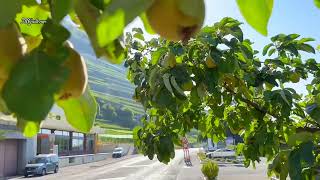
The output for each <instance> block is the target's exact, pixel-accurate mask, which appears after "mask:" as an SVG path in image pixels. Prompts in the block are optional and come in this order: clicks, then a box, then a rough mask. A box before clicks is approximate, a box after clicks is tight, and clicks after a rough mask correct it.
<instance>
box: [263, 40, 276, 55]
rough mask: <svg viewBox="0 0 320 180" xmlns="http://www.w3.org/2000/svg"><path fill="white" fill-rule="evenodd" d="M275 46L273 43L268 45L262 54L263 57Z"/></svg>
mask: <svg viewBox="0 0 320 180" xmlns="http://www.w3.org/2000/svg"><path fill="white" fill-rule="evenodd" d="M271 46H273V43H270V44H268V45H266V46H265V47H264V48H263V52H262V55H263V56H265V55H266V54H267V52H268V50H269V49H270V47H271Z"/></svg>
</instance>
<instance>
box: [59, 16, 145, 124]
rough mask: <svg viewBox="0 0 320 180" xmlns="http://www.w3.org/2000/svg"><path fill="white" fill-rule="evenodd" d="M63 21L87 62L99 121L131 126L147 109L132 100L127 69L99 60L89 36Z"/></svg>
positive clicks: (131, 87)
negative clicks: (97, 107) (97, 106)
mask: <svg viewBox="0 0 320 180" xmlns="http://www.w3.org/2000/svg"><path fill="white" fill-rule="evenodd" d="M63 24H64V26H65V27H67V28H68V30H69V31H70V32H71V38H70V39H69V40H70V41H71V43H72V44H73V46H74V48H75V49H76V50H77V51H78V52H79V53H80V54H81V55H82V56H83V57H84V59H85V61H86V64H87V67H88V73H89V84H90V87H91V90H92V92H93V95H94V96H95V97H96V99H97V102H98V103H99V107H100V108H99V111H100V112H99V114H98V117H97V119H98V121H99V122H100V123H101V122H102V123H108V124H118V125H120V126H121V125H124V126H125V125H128V126H129V128H132V127H133V126H134V125H136V124H138V123H139V122H138V120H137V119H139V116H141V115H142V114H143V113H144V110H143V107H142V106H141V104H139V103H137V102H135V101H134V100H132V95H133V92H134V87H133V86H132V85H131V84H130V82H129V81H128V80H127V78H126V69H125V68H124V67H123V66H122V65H113V64H110V63H108V62H107V61H105V60H103V59H97V58H96V56H95V54H94V51H93V49H92V47H91V45H90V42H89V40H88V37H87V35H86V34H85V33H84V32H82V31H80V30H78V29H77V28H76V27H75V26H74V25H72V24H71V23H70V22H68V21H65V22H64V23H63ZM110 107H111V108H110ZM110 110H111V111H110ZM128 112H129V114H128ZM130 112H132V118H131V117H128V116H131V115H130ZM123 114H125V115H123ZM129 121H130V122H129Z"/></svg>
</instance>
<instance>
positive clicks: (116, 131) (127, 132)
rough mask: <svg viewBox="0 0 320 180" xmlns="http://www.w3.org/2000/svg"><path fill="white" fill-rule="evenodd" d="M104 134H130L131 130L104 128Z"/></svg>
mask: <svg viewBox="0 0 320 180" xmlns="http://www.w3.org/2000/svg"><path fill="white" fill-rule="evenodd" d="M106 134H111V135H132V131H128V130H118V129H106Z"/></svg>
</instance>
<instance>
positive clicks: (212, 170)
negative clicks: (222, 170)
mask: <svg viewBox="0 0 320 180" xmlns="http://www.w3.org/2000/svg"><path fill="white" fill-rule="evenodd" d="M201 171H202V173H203V175H204V176H205V177H207V178H208V180H215V179H217V177H218V173H219V167H218V165H217V164H216V163H215V162H213V161H207V162H206V163H204V164H203V165H202V168H201Z"/></svg>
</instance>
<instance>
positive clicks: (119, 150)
mask: <svg viewBox="0 0 320 180" xmlns="http://www.w3.org/2000/svg"><path fill="white" fill-rule="evenodd" d="M123 155H124V151H123V148H122V147H117V148H114V150H113V153H112V157H113V158H120V157H122V156H123Z"/></svg>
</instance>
